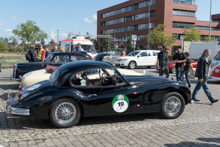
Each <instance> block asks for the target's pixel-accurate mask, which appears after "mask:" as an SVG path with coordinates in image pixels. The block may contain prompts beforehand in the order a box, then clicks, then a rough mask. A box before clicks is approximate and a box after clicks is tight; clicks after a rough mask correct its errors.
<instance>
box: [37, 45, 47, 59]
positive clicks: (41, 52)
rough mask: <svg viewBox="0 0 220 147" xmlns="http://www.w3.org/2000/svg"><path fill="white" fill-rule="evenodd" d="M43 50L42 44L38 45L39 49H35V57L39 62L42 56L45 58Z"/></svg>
mask: <svg viewBox="0 0 220 147" xmlns="http://www.w3.org/2000/svg"><path fill="white" fill-rule="evenodd" d="M45 54H46V53H45V50H44V49H43V46H42V45H40V46H39V50H37V58H38V60H39V62H43V61H44V58H45Z"/></svg>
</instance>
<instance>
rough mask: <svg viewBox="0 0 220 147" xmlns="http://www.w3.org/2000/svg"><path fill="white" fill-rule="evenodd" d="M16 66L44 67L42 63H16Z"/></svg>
mask: <svg viewBox="0 0 220 147" xmlns="http://www.w3.org/2000/svg"><path fill="white" fill-rule="evenodd" d="M17 65H18V66H28V67H30V66H31V65H32V66H42V65H45V63H44V62H26V63H17Z"/></svg>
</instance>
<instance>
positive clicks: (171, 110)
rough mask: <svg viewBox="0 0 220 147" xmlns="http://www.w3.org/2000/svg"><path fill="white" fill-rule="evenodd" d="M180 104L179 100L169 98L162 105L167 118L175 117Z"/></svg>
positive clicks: (172, 97)
mask: <svg viewBox="0 0 220 147" xmlns="http://www.w3.org/2000/svg"><path fill="white" fill-rule="evenodd" d="M181 107H182V103H181V100H180V99H179V98H178V97H176V96H171V97H169V98H168V99H167V100H166V101H165V104H164V109H165V112H166V113H167V114H168V115H169V116H175V115H176V114H178V113H179V112H180V110H181Z"/></svg>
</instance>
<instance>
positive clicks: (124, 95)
mask: <svg viewBox="0 0 220 147" xmlns="http://www.w3.org/2000/svg"><path fill="white" fill-rule="evenodd" d="M94 70H97V69H94ZM98 73H99V74H97V73H96V74H95V76H94V74H93V75H91V74H87V77H88V79H87V96H88V101H89V105H88V110H89V111H87V112H85V114H84V115H85V116H102V115H114V114H129V113H130V112H131V110H132V107H133V106H134V105H135V103H134V102H136V101H137V100H136V99H131V98H132V94H133V90H131V88H130V87H129V85H128V84H127V83H126V81H124V80H123V79H122V78H121V77H120V76H119V75H118V74H117V73H116V72H115V70H114V69H106V68H100V69H98ZM98 75H99V77H98V78H97V76H98ZM95 77H96V79H94V78H95ZM103 78H104V79H103ZM105 82H106V83H105Z"/></svg>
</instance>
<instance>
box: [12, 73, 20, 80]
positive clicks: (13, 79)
mask: <svg viewBox="0 0 220 147" xmlns="http://www.w3.org/2000/svg"><path fill="white" fill-rule="evenodd" d="M10 77H11V80H14V81H20V80H21V79H22V76H19V78H17V79H16V78H14V77H13V75H12V74H11V76H10Z"/></svg>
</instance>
